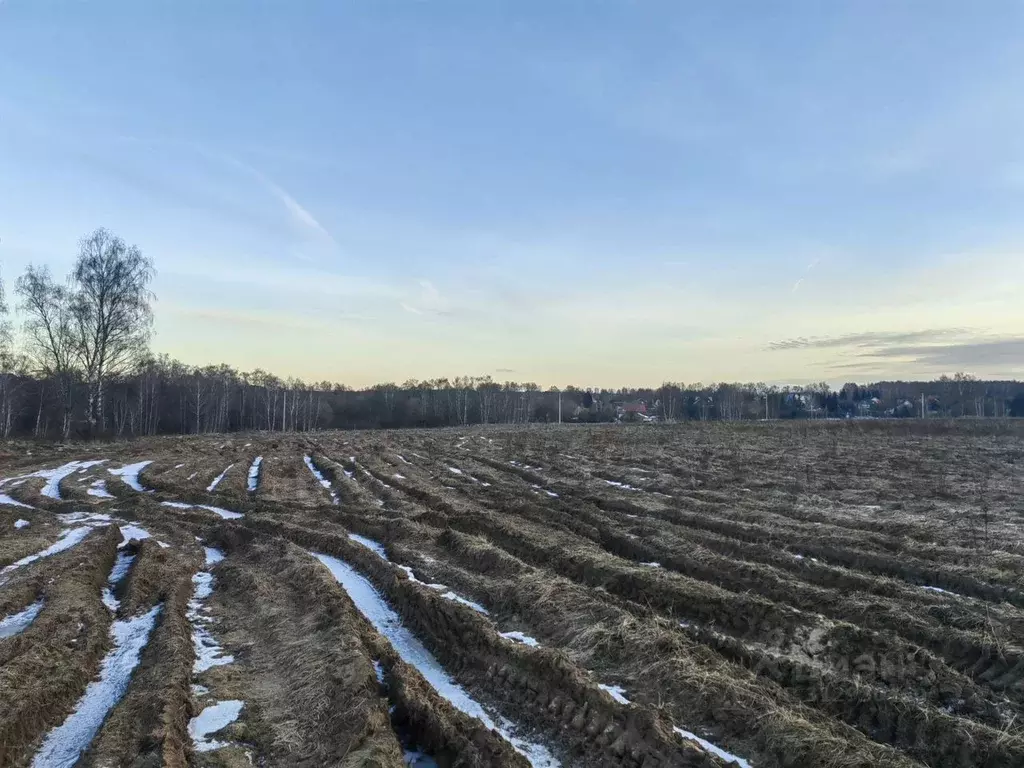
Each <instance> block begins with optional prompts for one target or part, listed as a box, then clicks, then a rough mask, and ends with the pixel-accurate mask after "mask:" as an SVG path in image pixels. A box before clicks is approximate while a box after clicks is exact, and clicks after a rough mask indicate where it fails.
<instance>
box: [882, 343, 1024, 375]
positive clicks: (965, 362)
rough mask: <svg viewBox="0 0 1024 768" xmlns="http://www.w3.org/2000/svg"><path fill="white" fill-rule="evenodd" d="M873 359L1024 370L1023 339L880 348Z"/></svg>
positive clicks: (956, 366)
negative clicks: (999, 366)
mask: <svg viewBox="0 0 1024 768" xmlns="http://www.w3.org/2000/svg"><path fill="white" fill-rule="evenodd" d="M868 356H870V357H884V358H903V359H907V360H911V361H913V362H914V363H917V364H920V365H932V366H938V367H952V368H962V367H971V366H992V365H1001V366H1006V367H1008V368H1011V369H1017V370H1021V369H1024V336H1018V337H1013V338H1008V339H994V340H991V341H976V342H963V343H957V344H940V345H933V346H917V345H909V346H896V347H888V348H884V349H879V350H876V351H874V352H872V353H871V354H870V355H868Z"/></svg>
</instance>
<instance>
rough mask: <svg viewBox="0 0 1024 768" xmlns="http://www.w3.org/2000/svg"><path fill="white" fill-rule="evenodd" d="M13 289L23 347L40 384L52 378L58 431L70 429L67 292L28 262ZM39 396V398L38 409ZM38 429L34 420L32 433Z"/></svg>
mask: <svg viewBox="0 0 1024 768" xmlns="http://www.w3.org/2000/svg"><path fill="white" fill-rule="evenodd" d="M15 292H16V293H17V294H18V296H19V298H20V302H19V303H18V308H19V309H20V310H21V311H22V312H23V313H24V315H25V322H24V325H23V328H24V331H25V342H26V344H25V347H26V350H27V352H28V355H29V359H30V360H31V363H32V367H33V368H34V370H35V371H36V372H37V374H41V375H42V377H43V380H42V382H41V384H42V386H45V384H46V379H52V380H53V382H54V386H55V387H56V390H57V393H56V394H57V399H58V401H59V403H60V407H61V434H62V435H63V437H64V439H65V440H66V439H67V437H68V434H69V433H70V431H71V413H72V410H73V408H74V394H73V391H72V387H73V384H74V376H75V337H74V334H73V333H72V321H73V318H72V313H71V293H70V291H68V289H67V288H65V287H64V286H62V285H58V284H57V283H55V282H54V280H53V278H52V277H51V276H50V270H49V268H47V267H35V266H33V265H31V264H30V265H29V266H28V268H27V269H26V270H25V274H23V275H22V276H21V277H19V278H18V281H17V283H16V284H15ZM42 401H43V397H42V396H41V397H40V410H42ZM39 430H40V424H39V418H38V417H37V419H36V433H37V434H38V433H39Z"/></svg>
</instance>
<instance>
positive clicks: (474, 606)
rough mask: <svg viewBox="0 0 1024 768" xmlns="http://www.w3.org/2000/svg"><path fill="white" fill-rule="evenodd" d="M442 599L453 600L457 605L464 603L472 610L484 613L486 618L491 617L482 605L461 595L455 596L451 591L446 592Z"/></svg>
mask: <svg viewBox="0 0 1024 768" xmlns="http://www.w3.org/2000/svg"><path fill="white" fill-rule="evenodd" d="M441 597H443V598H444V599H445V600H452V601H454V602H456V603H462V604H463V605H465V606H468V607H469V608H472V609H473V610H474V611H476V612H477V613H482V614H483V615H484V616H488V615H490V614H488V613H487V609H486V608H484V607H483V606H482V605H480V603H474V602H473V601H472V600H467V599H466V598H464V597H462V596H461V595H457V594H455V593H454V592H452V591H451V590H449V591H447V592H445V593H444V594H443V595H441Z"/></svg>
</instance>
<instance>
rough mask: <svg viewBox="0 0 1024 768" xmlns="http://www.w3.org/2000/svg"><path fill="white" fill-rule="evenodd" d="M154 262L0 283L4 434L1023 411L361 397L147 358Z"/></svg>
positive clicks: (914, 399) (834, 403) (997, 402)
mask: <svg viewBox="0 0 1024 768" xmlns="http://www.w3.org/2000/svg"><path fill="white" fill-rule="evenodd" d="M152 278H153V264H152V262H151V261H150V260H149V259H147V258H146V257H144V256H143V255H142V253H141V252H140V251H139V249H138V248H137V247H135V246H128V245H126V244H125V243H124V241H122V240H121V239H120V238H118V237H116V236H114V235H112V234H111V233H110V232H108V231H106V230H103V229H99V230H96V232H94V233H92V234H91V235H89V236H88V237H86V238H84V239H83V240H82V241H81V243H80V245H79V256H78V260H77V262H76V264H75V266H74V268H73V269H72V272H71V274H70V275H69V276H68V278H67V280H66V281H64V282H58V281H55V280H54V279H53V277H52V276H51V275H50V273H49V271H48V269H47V268H46V267H36V266H29V267H28V269H27V270H26V272H25V273H24V274H23V275H20V276H19V277H18V278H17V280H16V283H15V289H14V296H15V299H16V301H17V306H18V309H19V311H20V315H21V318H22V322H21V323H20V324H19V325H18V326H17V327H14V324H13V323H12V322H11V321H10V320H9V319H7V318H8V317H9V315H8V305H7V302H6V301H5V298H4V293H3V284H2V283H0V320H2V322H0V436H2V437H4V438H11V437H36V438H63V439H67V438H71V437H78V438H87V437H101V436H118V437H120V436H125V437H127V436H135V435H156V434H196V433H204V432H233V431H239V430H271V431H285V430H288V431H293V430H294V431H311V430H318V429H376V428H402V427H444V426H464V425H470V424H525V423H531V422H532V423H536V422H541V423H543V422H557V421H559V420H561V421H563V422H612V421H645V422H649V421H666V422H671V421H685V420H702V421H709V420H729V421H733V420H756V419H765V418H768V419H799V418H854V417H856V418H885V417H888V418H913V417H917V418H920V417H922V416H924V417H932V418H959V417H977V418H985V417H997V418H1001V417H1007V416H1015V417H1024V382H1016V381H982V380H978V379H976V378H975V377H973V376H970V375H967V374H963V373H957V374H954V375H953V376H943V377H941V378H940V379H938V380H937V381H927V382H924V381H909V382H902V381H892V382H878V383H874V384H868V385H859V384H853V383H851V384H846V385H845V386H843V387H842V388H841V389H840V390H838V391H833V390H832V389H830V388H829V386H828V385H827V384H816V385H813V386H803V387H776V386H767V385H765V384H760V383H758V384H753V383H747V384H739V383H718V384H707V385H705V384H682V383H665V384H662V385H661V386H659V387H653V388H641V389H617V390H612V389H600V390H586V389H581V388H575V387H567V388H565V389H564V390H562V391H561V392H559V391H558V390H556V389H554V388H552V389H548V390H542V389H541V388H540V387H538V386H537V385H536V384H532V383H527V382H514V381H507V382H503V383H502V382H495V381H492V380H491V378H490V377H489V376H488V377H472V376H463V377H457V378H454V379H434V380H430V381H407V382H404V383H402V384H395V383H384V384H378V385H376V386H374V387H370V388H369V389H361V390H353V389H349V388H348V387H345V386H343V385H341V384H336V383H333V382H327V381H324V382H319V383H315V384H314V383H309V382H303V381H301V380H299V379H294V378H289V379H282V378H279V377H277V376H274V375H273V374H270V373H267V372H265V371H261V370H258V369H257V370H254V371H251V372H240V371H236V370H235V369H233V368H231V367H230V366H227V365H210V366H203V367H198V366H189V365H186V364H184V363H181V362H179V361H177V360H172V359H170V358H169V357H167V356H166V355H160V356H156V357H154V356H153V355H152V354H151V353H150V352H149V339H150V331H151V326H152V309H151V302H152V299H153V296H152V294H151V292H150V290H149V286H150V283H151V281H152Z"/></svg>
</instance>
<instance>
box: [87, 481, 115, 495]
mask: <svg viewBox="0 0 1024 768" xmlns="http://www.w3.org/2000/svg"><path fill="white" fill-rule="evenodd" d="M86 493H88V494H89V495H90V496H98V497H99V498H101V499H112V498H114V494H112V493H111V492H110V491H108V490H107V481H106V480H97V481H96V482H94V483H93V484H92V485H90V486H89V488H88V490H86Z"/></svg>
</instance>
